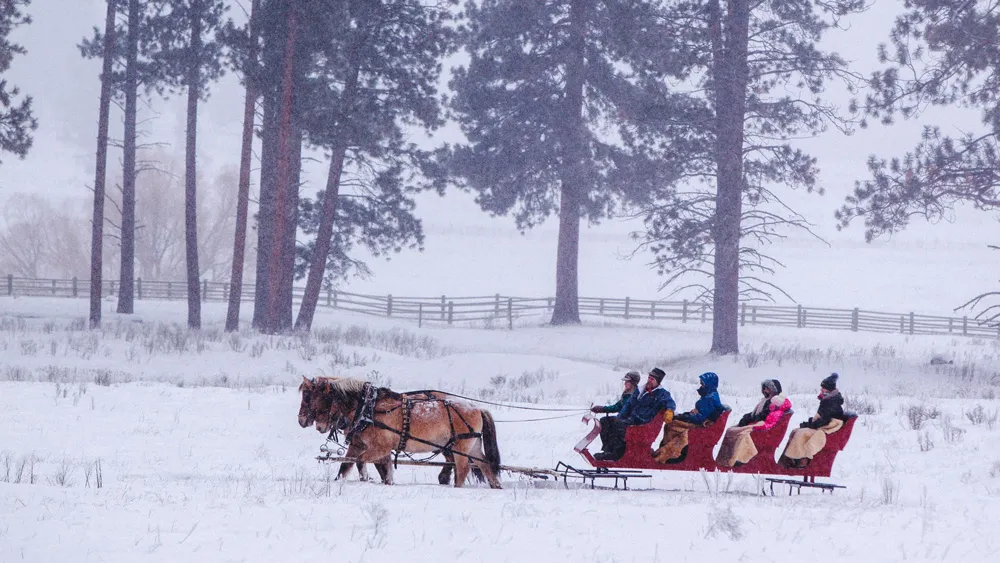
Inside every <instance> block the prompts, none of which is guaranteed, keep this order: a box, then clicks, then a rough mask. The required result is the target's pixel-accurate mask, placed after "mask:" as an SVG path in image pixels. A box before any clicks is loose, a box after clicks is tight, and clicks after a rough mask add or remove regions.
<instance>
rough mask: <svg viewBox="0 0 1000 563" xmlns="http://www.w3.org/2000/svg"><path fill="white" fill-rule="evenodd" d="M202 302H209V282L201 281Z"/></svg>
mask: <svg viewBox="0 0 1000 563" xmlns="http://www.w3.org/2000/svg"><path fill="white" fill-rule="evenodd" d="M201 300H202V301H208V280H201Z"/></svg>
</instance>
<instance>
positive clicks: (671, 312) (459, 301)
mask: <svg viewBox="0 0 1000 563" xmlns="http://www.w3.org/2000/svg"><path fill="white" fill-rule="evenodd" d="M5 282H6V283H5V285H6V288H5V289H6V291H3V290H2V289H0V294H5V295H11V296H14V295H16V296H48V297H79V298H86V297H88V296H89V295H90V281H89V280H78V279H76V278H73V279H70V280H57V279H28V278H17V277H14V276H10V275H8V276H7V277H6V280H5ZM102 286H103V287H102V295H105V296H108V295H116V291H117V290H118V289H119V288H118V280H105V281H104V282H102ZM242 293H243V294H242V296H241V298H242V300H243V301H253V298H254V286H253V284H244V285H243V291H242ZM302 293H303V288H301V287H295V288H293V299H294V300H295V301H296V302H299V301H300V300H301V299H302ZM201 297H202V300H203V301H228V300H229V283H228V282H209V281H203V282H202V287H201ZM135 298H136V300H140V301H141V300H147V299H150V300H174V299H176V300H186V299H187V283H186V282H183V281H146V280H140V279H137V280H136V283H135ZM554 303H555V299H553V298H551V297H543V298H528V297H512V296H502V295H499V294H495V295H490V296H479V297H447V296H444V295H442V296H440V297H400V296H393V295H366V294H360V293H350V292H345V291H334V290H326V291H325V292H324V294H323V295H321V297H320V300H319V306H321V307H331V308H336V309H341V310H345V311H353V312H356V313H362V314H366V315H373V316H379V317H392V318H401V319H410V320H413V321H416V323H417V325H418V326H423V325H424V324H425V323H431V324H447V325H452V324H468V323H479V324H480V325H481V326H485V325H490V326H504V325H506V327H507V328H510V329H512V328H514V324H515V321H517V320H518V319H523V318H530V317H541V316H544V315H546V314H549V313H551V312H552V306H553V304H554ZM579 305H580V314H581V315H588V316H598V317H610V318H619V319H624V320H645V321H663V322H668V321H669V322H680V323H709V322H711V320H712V307H711V304H708V303H702V302H688V301H649V300H640V299H630V298H628V297H626V298H624V299H612V298H597V297H581V298H580V300H579ZM740 325H741V326H746V325H764V326H785V327H796V328H818V329H833V330H850V331H854V332H859V331H860V332H884V333H899V334H939V335H955V336H975V337H987V338H1000V326H997V325H989V324H986V323H982V322H979V321H977V320H976V319H970V318H969V317H967V316H963V317H942V316H933V315H918V314H915V313H913V312H910V313H883V312H878V311H867V310H863V309H858V308H855V309H827V308H821V307H806V306H803V305H793V306H781V305H756V304H750V303H743V304H741V306H740Z"/></svg>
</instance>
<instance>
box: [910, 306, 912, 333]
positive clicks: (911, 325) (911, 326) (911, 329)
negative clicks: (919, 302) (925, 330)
mask: <svg viewBox="0 0 1000 563" xmlns="http://www.w3.org/2000/svg"><path fill="white" fill-rule="evenodd" d="M910 334H913V311H910Z"/></svg>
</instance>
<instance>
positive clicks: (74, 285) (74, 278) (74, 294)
mask: <svg viewBox="0 0 1000 563" xmlns="http://www.w3.org/2000/svg"><path fill="white" fill-rule="evenodd" d="M76 296H77V290H76V276H73V297H76Z"/></svg>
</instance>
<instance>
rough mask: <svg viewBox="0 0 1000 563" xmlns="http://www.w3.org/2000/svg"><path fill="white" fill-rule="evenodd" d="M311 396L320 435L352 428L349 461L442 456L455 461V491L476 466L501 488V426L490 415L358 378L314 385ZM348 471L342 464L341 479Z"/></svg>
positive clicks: (385, 479) (387, 479)
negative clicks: (321, 401) (322, 404)
mask: <svg viewBox="0 0 1000 563" xmlns="http://www.w3.org/2000/svg"><path fill="white" fill-rule="evenodd" d="M303 385H305V384H303ZM310 394H311V395H312V396H313V398H312V402H313V405H314V409H313V411H312V413H313V416H314V422H315V424H316V430H318V431H319V432H322V433H325V432H329V431H330V430H331V429H334V428H341V427H343V428H346V429H348V430H347V435H348V437H349V440H350V445H349V446H348V449H347V457H349V458H354V459H356V460H358V461H359V462H361V463H372V462H375V463H382V462H385V461H387V460H388V456H389V455H390V453H391V452H392V451H393V450H396V451H397V452H408V453H430V452H438V451H443V452H445V453H450V454H452V456H453V459H454V465H455V486H456V487H462V486H464V485H465V480H466V478H467V477H468V475H469V470H470V462H471V464H472V465H474V466H475V467H476V468H478V469H479V470H480V471H481V472H482V473H483V475H484V476H485V478H486V480H487V481H488V482H489V484H490V487H492V488H495V489H499V488H501V486H500V480H499V478H498V474H499V472H500V450H499V449H498V448H497V439H496V425H495V424H494V422H493V417H492V415H491V414H490V413H489V411H486V410H482V409H478V408H475V407H473V406H471V405H469V404H466V403H461V402H456V401H452V400H448V399H444V398H439V397H427V398H417V399H412V398H406V397H404V396H403V395H401V394H399V393H396V392H394V391H391V390H389V389H386V388H376V387H374V386H372V385H371V384H370V383H366V382H364V381H361V380H358V379H346V378H345V379H337V380H326V381H323V382H322V384H317V383H313V384H312V385H311V393H310ZM317 395H324V396H329V398H330V408H329V410H323V409H316V408H315V406H316V403H317V399H316V396H317ZM300 422H301V421H300ZM376 467H378V466H377V465H376ZM349 471H350V465H349V464H344V465H342V466H341V474H340V475H339V476H338V478H340V477H343V476H345V475H346V473H347V472H349ZM380 473H381V470H380ZM382 481H383V482H384V483H386V484H392V465H391V464H386V472H385V473H384V474H382Z"/></svg>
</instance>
